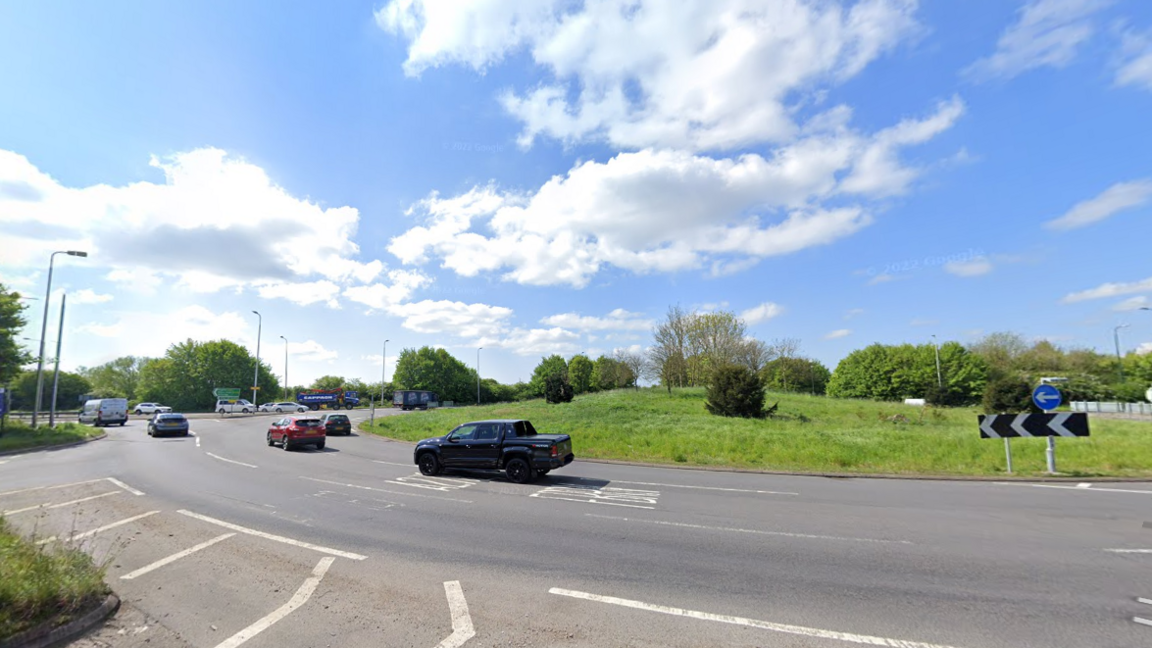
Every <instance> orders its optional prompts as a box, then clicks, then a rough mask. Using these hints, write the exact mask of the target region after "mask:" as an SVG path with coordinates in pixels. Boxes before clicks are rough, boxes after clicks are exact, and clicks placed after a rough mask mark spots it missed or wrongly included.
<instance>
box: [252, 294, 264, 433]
mask: <svg viewBox="0 0 1152 648" xmlns="http://www.w3.org/2000/svg"><path fill="white" fill-rule="evenodd" d="M252 312H253V313H256V311H252ZM256 317H257V318H258V319H257V321H256V366H255V367H253V368H252V413H253V414H255V413H256V404H257V403H259V402H260V401H259V400H258V399H257V398H256V390H257V389H258V388H259V387H260V333H261V332H262V330H263V328H264V318H263V317H262V316H261V315H260V313H256Z"/></svg>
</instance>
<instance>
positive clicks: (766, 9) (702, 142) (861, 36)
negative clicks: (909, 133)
mask: <svg viewBox="0 0 1152 648" xmlns="http://www.w3.org/2000/svg"><path fill="white" fill-rule="evenodd" d="M916 4H917V3H916V2H915V1H914V0H865V1H863V2H856V3H853V4H852V5H851V6H850V7H844V6H841V5H840V4H839V3H826V2H817V1H810V0H644V1H640V2H612V1H610V2H585V3H572V2H567V1H565V0H539V1H537V0H503V1H494V0H482V1H476V2H457V1H454V0H393V1H392V2H389V3H388V4H387V5H385V6H384V7H383V8H382V9H380V10H379V11H378V12H377V13H376V20H377V23H378V24H379V25H380V26H381V27H382V28H383V29H385V30H387V31H389V32H391V33H394V34H397V35H398V36H400V37H402V38H404V39H405V40H406V41H407V42H408V60H407V61H406V62H405V64H404V70H405V71H406V72H407V73H408V74H410V75H419V74H421V73H422V72H424V71H425V70H427V69H428V68H432V67H437V66H442V65H449V64H462V65H467V66H470V67H472V68H474V69H476V70H479V71H484V70H485V69H487V68H488V67H490V66H492V65H494V64H497V63H499V62H501V61H502V60H504V59H505V58H506V57H507V56H509V55H510V54H513V53H517V52H519V51H526V52H527V53H528V54H529V55H530V56H531V59H532V61H533V62H534V63H535V65H536V66H537V67H539V68H540V69H541V70H542V71H543V72H544V73H545V76H544V79H543V80H542V81H541V82H539V83H538V84H534V85H533V86H532V87H531V88H526V89H509V90H508V91H507V92H506V93H505V94H504V95H503V96H502V97H501V98H500V100H501V103H502V105H503V106H504V108H505V109H506V110H507V111H508V112H509V113H510V114H512V115H514V116H515V117H516V118H517V119H519V120H520V121H521V122H522V123H523V124H524V129H523V131H522V133H521V135H520V138H519V141H520V143H521V144H522V145H524V146H529V145H531V143H532V142H533V140H535V138H536V137H537V136H541V135H543V136H547V137H552V138H555V139H558V140H560V141H564V142H577V141H582V140H589V139H598V140H606V141H607V142H609V143H610V144H612V145H614V146H617V147H620V148H629V149H635V148H645V147H650V146H653V147H676V148H684V149H691V150H722V149H734V148H738V147H741V146H743V145H746V144H750V143H756V142H769V141H772V142H779V141H785V140H787V139H790V138H791V137H793V136H794V135H795V133H796V132H797V131H798V130H799V127H798V126H797V125H796V124H795V123H794V122H793V115H794V113H795V111H794V107H795V106H794V105H793V104H792V103H790V102H795V101H796V100H797V96H798V95H799V96H800V97H806V96H808V95H809V94H810V93H812V91H813V90H814V88H817V87H819V86H826V85H832V84H837V83H841V82H843V81H845V80H847V79H849V78H851V77H853V76H855V75H856V74H858V73H859V72H860V71H861V70H862V69H863V68H864V67H865V66H867V65H868V64H869V63H871V62H872V61H874V60H876V59H877V58H879V57H880V56H882V55H883V54H885V53H887V52H889V51H891V50H892V49H893V48H894V47H896V46H897V45H899V44H900V43H901V42H902V41H904V40H905V39H906V38H907V37H908V36H909V35H911V34H914V33H915V32H916V31H917V24H916V21H915V18H914V14H915V9H916Z"/></svg>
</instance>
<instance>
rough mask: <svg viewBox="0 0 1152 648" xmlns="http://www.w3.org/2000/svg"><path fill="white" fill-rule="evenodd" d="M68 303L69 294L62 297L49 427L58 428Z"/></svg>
mask: <svg viewBox="0 0 1152 648" xmlns="http://www.w3.org/2000/svg"><path fill="white" fill-rule="evenodd" d="M67 303H68V294H67V293H65V294H63V295H60V330H59V332H57V333H56V369H55V371H53V372H52V409H50V410H49V414H48V427H50V428H54V427H56V392H57V390H58V389H59V388H60V345H61V343H62V342H63V341H64V306H66V305H67Z"/></svg>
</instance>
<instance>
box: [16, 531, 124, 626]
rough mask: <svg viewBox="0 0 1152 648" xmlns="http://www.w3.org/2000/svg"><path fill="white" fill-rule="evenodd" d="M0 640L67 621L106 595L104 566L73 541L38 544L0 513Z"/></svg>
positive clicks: (97, 602)
mask: <svg viewBox="0 0 1152 648" xmlns="http://www.w3.org/2000/svg"><path fill="white" fill-rule="evenodd" d="M0 574H3V578H0V641H3V640H4V639H6V638H8V637H11V636H12V635H14V634H17V633H19V632H23V631H25V630H28V629H30V628H34V627H36V626H37V625H39V624H41V623H44V622H47V621H49V620H50V619H55V620H57V621H58V622H59V623H61V624H63V623H67V622H68V621H71V620H72V619H73V618H75V616H76V615H77V614H79V613H82V612H84V611H86V610H88V609H91V608H92V607H93V606H95V605H98V604H99V603H100V602H101V601H103V600H104V597H105V596H107V595H108V591H109V590H108V586H107V585H105V584H104V569H103V568H101V567H98V566H96V565H95V564H93V562H92V558H91V557H89V556H88V554H86V553H84V552H83V551H80V550H79V549H77V548H74V547H67V546H59V545H58V546H55V547H38V546H36V545H35V544H33V543H32V542H31V541H29V540H26V539H25V538H23V537H21V536H20V535H19V534H18V533H16V531H15V530H14V529H13V528H12V527H10V526H9V525H8V523H7V522H6V521H5V520H4V519H3V518H0Z"/></svg>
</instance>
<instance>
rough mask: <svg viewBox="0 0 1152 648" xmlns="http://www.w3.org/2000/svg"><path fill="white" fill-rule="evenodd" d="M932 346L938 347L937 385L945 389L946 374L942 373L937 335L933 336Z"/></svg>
mask: <svg viewBox="0 0 1152 648" xmlns="http://www.w3.org/2000/svg"><path fill="white" fill-rule="evenodd" d="M932 346H934V347H936V384H937V385H938V386H939V387H940V389H944V374H943V373H941V372H940V344H939V343H938V342H937V341H936V336H935V335H933V336H932Z"/></svg>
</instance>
